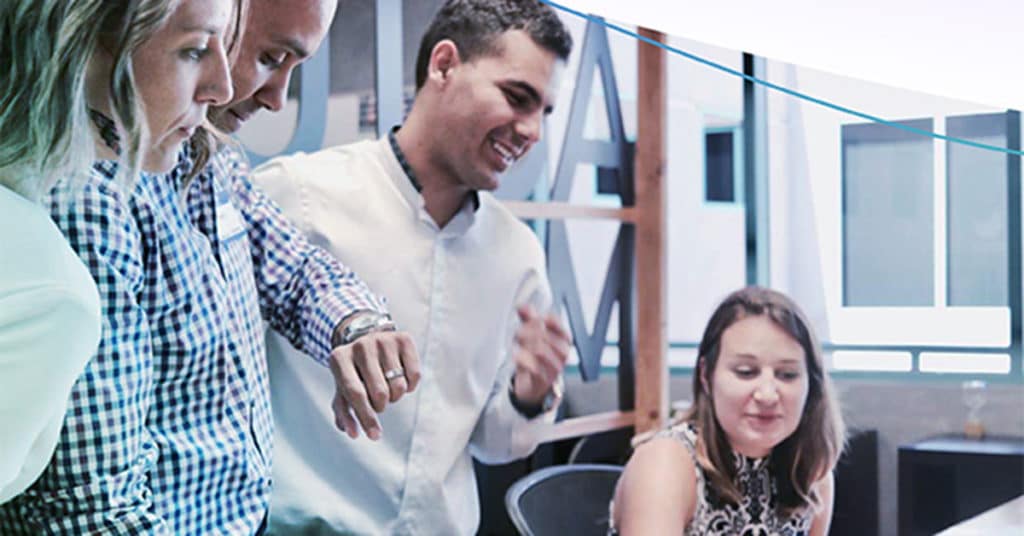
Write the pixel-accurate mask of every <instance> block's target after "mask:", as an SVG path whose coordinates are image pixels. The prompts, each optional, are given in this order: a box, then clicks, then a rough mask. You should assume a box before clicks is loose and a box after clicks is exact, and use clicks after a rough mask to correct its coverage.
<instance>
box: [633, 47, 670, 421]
mask: <svg viewBox="0 0 1024 536" xmlns="http://www.w3.org/2000/svg"><path fill="white" fill-rule="evenodd" d="M640 35H641V36H643V37H646V38H649V39H651V40H653V41H657V42H659V43H664V42H665V35H664V34H662V33H661V32H656V31H654V30H649V29H646V28H641V29H640ZM637 56H638V61H637V74H638V76H639V80H638V95H637V139H636V161H635V165H636V167H635V175H634V178H635V180H636V211H635V213H634V216H635V217H636V220H637V222H636V280H637V293H636V300H637V337H636V340H637V358H636V410H635V417H636V422H635V426H636V433H638V434H641V433H644V432H647V431H650V430H653V429H657V428H660V427H662V426H664V424H665V423H666V420H667V419H668V367H667V366H666V363H665V358H666V354H667V353H668V339H667V336H666V329H665V326H666V318H665V317H666V314H665V313H666V308H665V290H666V279H665V278H666V273H665V272H666V270H665V264H666V263H665V258H666V253H667V251H668V249H667V248H666V245H665V228H666V218H665V214H666V202H665V198H666V194H667V191H666V188H665V162H666V159H665V124H666V115H667V113H668V107H667V105H666V103H667V86H668V82H667V72H666V69H665V50H664V49H663V48H660V47H657V46H654V45H652V44H649V43H646V42H643V41H639V42H638V43H637Z"/></svg>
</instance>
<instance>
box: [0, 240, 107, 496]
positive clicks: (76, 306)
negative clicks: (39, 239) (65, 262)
mask: <svg viewBox="0 0 1024 536" xmlns="http://www.w3.org/2000/svg"><path fill="white" fill-rule="evenodd" d="M53 232H54V233H55V234H56V233H57V230H56V229H53ZM60 240H61V241H63V240H64V239H63V238H60ZM75 262H77V259H75ZM79 270H80V271H81V272H82V274H81V275H83V276H84V277H85V278H87V279H88V282H89V283H90V284H91V282H92V279H91V278H88V275H87V274H86V273H84V272H85V270H84V269H82V268H80V269H79ZM68 275H78V274H68ZM30 283H31V284H30V285H27V286H25V287H23V288H18V289H13V288H5V289H4V290H3V292H2V293H0V294H2V297H0V408H4V409H3V411H0V430H3V431H4V434H3V435H4V437H3V438H0V504H3V503H4V502H6V501H7V500H8V499H10V498H11V497H14V496H15V495H17V494H19V493H21V492H22V491H24V490H25V489H26V488H27V487H28V486H29V485H30V484H32V482H34V481H35V480H36V478H38V477H39V474H40V473H41V472H42V471H43V469H44V468H45V467H46V464H47V462H48V461H49V460H50V456H52V455H53V449H54V447H56V445H57V439H58V437H59V434H60V429H61V425H62V424H63V422H64V412H65V411H66V410H67V401H68V394H69V393H70V391H71V387H72V386H73V385H74V383H75V380H76V379H77V378H78V376H79V374H81V373H82V369H84V368H85V365H86V362H87V361H88V360H89V358H90V357H91V356H92V355H93V353H95V351H96V345H97V344H98V343H99V338H100V312H99V309H100V306H99V298H98V297H97V295H96V287H95V286H91V287H83V288H75V287H73V286H69V285H68V284H66V283H65V282H63V281H52V282H49V283H45V284H44V283H43V282H41V281H33V282H30ZM57 333H60V336H55V334H57Z"/></svg>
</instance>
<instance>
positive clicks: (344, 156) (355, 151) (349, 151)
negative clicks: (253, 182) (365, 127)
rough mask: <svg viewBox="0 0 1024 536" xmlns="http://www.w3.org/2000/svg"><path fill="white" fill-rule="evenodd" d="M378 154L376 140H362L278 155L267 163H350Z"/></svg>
mask: <svg viewBox="0 0 1024 536" xmlns="http://www.w3.org/2000/svg"><path fill="white" fill-rule="evenodd" d="M379 154H380V143H379V141H378V140H362V141H357V142H353V143H347V144H344V145H335V146H332V147H325V148H323V149H320V150H318V151H312V152H308V153H307V152H302V151H300V152H296V153H293V154H290V155H283V156H279V157H276V158H274V159H272V160H270V161H269V162H268V164H269V163H273V162H278V163H281V164H283V165H286V166H289V167H293V168H301V167H320V166H335V165H352V164H356V163H359V162H363V161H372V160H374V159H376V158H378V157H379ZM264 165H266V164H264Z"/></svg>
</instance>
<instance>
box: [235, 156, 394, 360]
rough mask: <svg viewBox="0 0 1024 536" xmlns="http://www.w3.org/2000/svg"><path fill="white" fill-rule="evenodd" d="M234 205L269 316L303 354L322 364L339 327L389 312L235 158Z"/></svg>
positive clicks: (262, 302)
mask: <svg viewBox="0 0 1024 536" xmlns="http://www.w3.org/2000/svg"><path fill="white" fill-rule="evenodd" d="M222 165H227V166H231V168H232V169H231V170H230V175H229V176H231V177H232V185H231V188H232V195H233V202H234V203H235V204H236V206H237V207H238V208H239V210H240V211H241V213H242V216H243V217H244V218H245V222H246V226H247V229H248V236H249V242H250V247H251V248H252V262H253V266H254V268H255V271H256V287H257V289H258V290H259V295H260V307H261V309H262V312H263V317H264V318H265V319H266V320H267V322H268V323H269V324H270V326H271V327H272V328H274V329H275V330H277V331H278V332H280V333H281V334H282V335H284V336H285V338H287V339H288V340H289V342H291V344H292V345H294V346H295V347H296V348H297V349H298V350H300V351H302V352H305V353H307V354H309V355H310V356H312V357H313V358H314V359H316V360H317V361H319V362H321V363H326V362H327V359H328V357H329V356H330V352H331V336H332V334H333V331H334V328H335V327H336V326H337V325H338V324H339V323H340V322H341V321H342V320H344V319H345V318H346V317H347V316H349V315H350V314H352V313H354V312H356V311H378V312H387V310H386V306H385V303H384V300H383V299H382V298H381V297H379V296H377V295H375V294H374V293H373V292H372V291H371V290H370V289H369V287H367V286H366V284H365V283H364V282H363V281H362V280H361V279H360V278H359V277H358V276H357V275H356V274H355V272H353V271H352V270H351V269H349V268H348V267H347V266H345V265H343V264H342V263H341V262H340V261H338V260H337V259H335V258H334V257H332V256H331V255H330V254H329V253H327V252H326V251H324V250H323V249H321V248H319V247H317V246H315V245H313V244H311V243H310V242H309V240H307V239H306V236H305V235H304V234H303V233H302V231H301V230H300V229H299V228H298V227H296V226H295V225H294V224H293V223H292V222H291V221H289V220H288V218H287V217H286V216H285V215H284V214H283V213H282V212H281V209H280V208H279V207H278V206H277V205H276V204H275V203H274V202H273V201H272V200H271V199H270V198H269V197H267V195H266V194H265V193H264V192H263V191H262V190H261V189H259V188H258V187H256V186H255V185H253V183H252V181H251V180H250V178H249V166H248V164H246V163H245V162H243V161H242V160H241V157H240V156H237V155H233V154H229V155H228V156H227V159H226V161H225V162H223V163H222Z"/></svg>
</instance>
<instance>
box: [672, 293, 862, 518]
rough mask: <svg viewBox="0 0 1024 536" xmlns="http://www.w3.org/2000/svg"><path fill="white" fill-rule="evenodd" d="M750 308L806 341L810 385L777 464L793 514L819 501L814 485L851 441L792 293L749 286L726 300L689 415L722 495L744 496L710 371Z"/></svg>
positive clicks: (713, 326) (700, 365) (708, 335)
mask: <svg viewBox="0 0 1024 536" xmlns="http://www.w3.org/2000/svg"><path fill="white" fill-rule="evenodd" d="M751 316H763V317H766V318H768V319H769V320H771V321H772V322H773V323H774V324H775V325H777V326H778V327H780V328H781V329H782V330H784V331H785V332H786V333H788V334H789V335H790V336H791V337H793V339H794V340H796V341H797V342H798V343H799V344H800V346H801V347H802V348H803V350H804V356H805V360H806V365H807V374H808V393H807V400H806V402H805V403H804V410H803V414H802V415H801V417H800V424H799V425H797V429H796V431H794V432H793V434H791V435H790V436H789V437H787V438H786V439H785V440H783V441H782V443H780V444H778V445H776V446H775V448H774V449H772V454H771V463H770V467H771V471H772V474H773V477H774V479H775V482H776V486H777V491H778V494H777V496H776V499H777V503H776V504H777V507H776V508H777V510H778V511H779V513H780V514H781V515H783V516H785V517H789V516H790V515H792V514H793V513H794V512H796V511H797V510H800V509H803V508H806V507H808V506H818V505H819V500H818V499H819V497H818V495H817V494H816V493H815V492H814V490H813V489H812V486H813V485H814V483H816V482H818V481H819V480H821V479H822V478H823V477H825V476H826V475H827V474H828V473H829V471H831V470H832V469H833V467H835V464H836V462H837V461H838V459H839V455H840V454H841V453H842V450H843V446H844V444H845V442H846V426H845V425H844V423H843V418H842V415H841V414H840V411H839V404H838V402H837V401H836V398H835V392H834V390H833V388H832V383H831V381H830V380H829V376H828V373H827V372H826V371H825V369H824V365H823V361H822V356H821V347H820V345H819V344H818V339H817V338H816V337H815V335H814V331H813V330H812V329H811V326H810V324H809V323H808V322H807V318H806V317H805V316H804V313H803V312H802V311H801V310H800V308H799V307H797V305H796V304H795V303H794V302H793V301H792V300H790V299H789V298H788V297H786V296H785V295H784V294H782V293H780V292H776V291H774V290H770V289H767V288H762V287H747V288H743V289H740V290H738V291H736V292H733V293H732V294H730V295H729V296H728V297H726V298H725V300H724V301H722V303H721V304H720V305H719V306H718V308H717V309H716V310H715V312H714V313H713V314H712V315H711V319H710V320H709V321H708V325H707V327H706V328H705V329H704V336H703V337H702V339H701V342H700V348H699V352H698V353H699V358H698V361H697V368H696V370H694V374H693V405H692V406H691V407H690V409H689V411H688V412H687V413H686V415H685V416H684V417H683V419H684V420H687V421H689V422H691V423H693V425H694V426H695V428H696V429H697V432H698V436H699V441H698V445H697V454H698V455H697V458H698V462H699V463H700V465H701V467H702V469H703V470H704V473H705V474H706V475H707V476H708V480H709V481H710V483H711V485H712V487H713V488H714V489H715V491H716V492H717V493H718V495H719V496H720V497H722V498H724V499H725V500H727V501H729V502H732V503H738V502H739V501H740V497H741V493H740V490H739V489H738V487H737V484H736V481H735V478H736V464H735V462H734V460H733V452H732V448H731V447H730V445H729V440H728V438H727V437H726V435H725V431H724V430H722V426H721V425H720V424H719V422H718V419H717V417H716V416H715V409H714V403H713V400H712V397H714V392H712V391H711V375H712V374H713V373H714V371H715V366H716V365H717V363H718V357H719V352H720V350H721V343H722V334H723V333H725V330H726V329H728V328H729V326H731V325H733V324H735V323H736V322H737V321H739V320H742V319H744V318H747V317H751Z"/></svg>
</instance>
